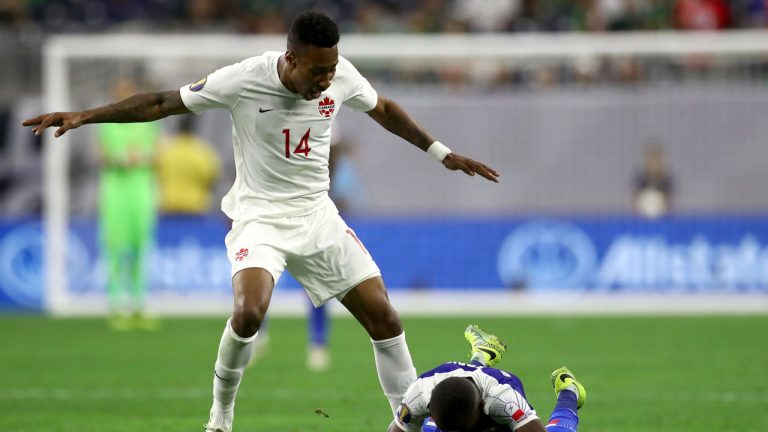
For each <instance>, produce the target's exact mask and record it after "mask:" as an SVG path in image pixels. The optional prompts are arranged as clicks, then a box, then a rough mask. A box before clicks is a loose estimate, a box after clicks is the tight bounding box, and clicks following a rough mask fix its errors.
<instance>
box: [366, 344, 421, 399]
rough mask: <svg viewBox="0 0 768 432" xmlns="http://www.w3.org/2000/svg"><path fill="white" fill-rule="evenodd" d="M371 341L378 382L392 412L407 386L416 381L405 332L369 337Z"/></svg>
mask: <svg viewBox="0 0 768 432" xmlns="http://www.w3.org/2000/svg"><path fill="white" fill-rule="evenodd" d="M371 343H372V344H373V355H374V358H375V359H376V372H377V373H378V374H379V382H380V383H381V388H382V390H384V396H386V397H387V399H389V405H390V407H391V408H392V413H393V414H394V413H395V411H397V407H398V406H399V405H400V403H401V402H402V400H403V395H405V391H406V390H408V386H409V385H411V383H412V382H414V381H416V368H414V367H413V361H412V360H411V353H410V352H409V351H408V344H407V343H406V342H405V333H401V334H400V335H399V336H395V337H393V338H391V339H384V340H379V341H376V340H373V339H371Z"/></svg>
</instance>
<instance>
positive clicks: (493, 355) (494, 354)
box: [478, 348, 496, 360]
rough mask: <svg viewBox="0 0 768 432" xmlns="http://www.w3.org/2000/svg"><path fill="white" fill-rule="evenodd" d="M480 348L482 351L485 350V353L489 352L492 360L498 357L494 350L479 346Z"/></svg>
mask: <svg viewBox="0 0 768 432" xmlns="http://www.w3.org/2000/svg"><path fill="white" fill-rule="evenodd" d="M478 350H480V351H482V352H484V353H486V354H488V355H489V356H491V360H493V359H495V358H496V353H495V352H493V351H491V350H487V349H485V348H478Z"/></svg>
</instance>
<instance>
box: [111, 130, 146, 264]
mask: <svg viewBox="0 0 768 432" xmlns="http://www.w3.org/2000/svg"><path fill="white" fill-rule="evenodd" d="M159 135H160V127H159V125H158V124H157V123H108V124H103V125H101V127H100V129H99V140H100V144H101V154H102V160H103V168H102V172H101V196H100V203H99V204H100V209H99V210H100V218H101V225H102V226H101V236H102V241H103V242H104V244H105V246H106V247H107V248H108V249H111V250H112V251H117V250H120V249H126V248H137V247H138V248H141V247H143V246H146V244H147V243H148V242H149V240H150V239H151V234H152V231H153V229H154V223H155V211H156V186H155V175H154V167H153V165H154V154H155V145H156V144H157V141H158V138H159Z"/></svg>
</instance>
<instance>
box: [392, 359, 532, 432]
mask: <svg viewBox="0 0 768 432" xmlns="http://www.w3.org/2000/svg"><path fill="white" fill-rule="evenodd" d="M450 377H464V378H470V379H472V381H474V383H475V384H477V387H478V388H479V389H480V396H481V397H482V398H483V402H484V404H483V411H484V412H485V414H486V415H487V416H488V417H490V418H491V419H492V420H493V421H495V422H496V423H497V424H499V425H500V426H506V427H508V428H509V430H516V429H517V428H519V427H521V426H523V425H524V424H527V423H528V422H531V421H533V420H535V419H537V418H539V417H538V416H537V415H536V410H534V409H533V407H532V406H531V405H530V404H529V403H528V401H527V400H526V398H525V392H524V390H523V383H522V382H521V381H520V379H519V378H518V377H516V376H515V375H512V374H510V373H507V372H504V371H502V370H499V369H494V368H490V367H481V366H475V365H473V364H464V363H458V362H450V363H444V364H442V365H440V366H438V367H436V368H434V369H432V370H431V371H429V372H426V373H423V374H421V376H419V378H418V379H416V381H414V382H413V384H411V385H410V387H408V390H407V391H406V392H405V396H403V402H402V404H400V407H399V408H398V409H397V415H396V416H395V423H396V424H397V425H398V426H399V427H400V429H402V430H404V431H407V432H416V431H419V430H421V426H422V423H424V420H425V419H426V418H427V417H429V400H430V399H431V397H432V390H434V388H435V386H437V385H438V384H439V383H440V382H442V381H443V380H444V379H446V378H450ZM506 427H505V429H506Z"/></svg>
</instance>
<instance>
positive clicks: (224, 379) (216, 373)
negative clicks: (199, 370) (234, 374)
mask: <svg viewBox="0 0 768 432" xmlns="http://www.w3.org/2000/svg"><path fill="white" fill-rule="evenodd" d="M213 374H214V375H216V378H218V379H220V380H222V381H226V382H230V381H232V380H228V379H226V378H222V377H220V376H219V374H218V372H216V369H214V370H213Z"/></svg>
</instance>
